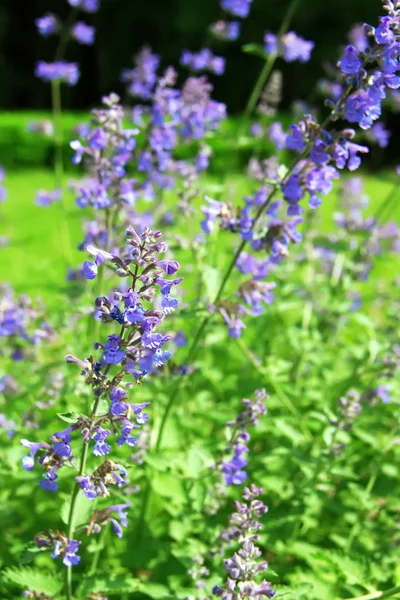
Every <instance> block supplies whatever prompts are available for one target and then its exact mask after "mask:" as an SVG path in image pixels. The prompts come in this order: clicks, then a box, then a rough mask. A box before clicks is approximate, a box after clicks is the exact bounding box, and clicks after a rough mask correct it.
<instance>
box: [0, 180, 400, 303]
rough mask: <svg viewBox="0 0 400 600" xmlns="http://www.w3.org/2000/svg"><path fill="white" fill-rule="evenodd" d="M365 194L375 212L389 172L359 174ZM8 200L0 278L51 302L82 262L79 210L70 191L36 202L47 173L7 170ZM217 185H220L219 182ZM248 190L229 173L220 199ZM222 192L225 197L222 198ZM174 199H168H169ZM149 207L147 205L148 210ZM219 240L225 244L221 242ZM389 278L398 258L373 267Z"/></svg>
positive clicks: (327, 218) (327, 211)
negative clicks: (56, 200)
mask: <svg viewBox="0 0 400 600" xmlns="http://www.w3.org/2000/svg"><path fill="white" fill-rule="evenodd" d="M363 178H364V182H365V193H366V194H367V195H368V196H369V197H370V209H369V210H370V213H371V214H374V213H375V212H376V211H377V210H378V209H379V206H380V205H381V203H382V201H383V199H384V198H386V197H387V195H388V194H389V193H390V192H391V190H393V185H394V181H395V180H394V178H393V177H392V176H391V175H388V174H382V175H380V176H373V177H371V176H368V175H364V176H363ZM5 183H6V187H7V191H8V198H7V201H6V202H5V203H4V204H2V205H1V207H0V215H1V220H0V231H1V235H4V236H7V237H8V239H9V244H8V245H7V246H6V247H4V248H1V249H0V252H1V259H0V281H2V282H5V281H9V282H11V283H12V285H13V286H14V288H15V289H16V291H17V292H19V293H28V294H30V295H33V296H36V295H38V296H41V297H42V298H43V299H47V301H50V302H52V298H53V297H54V296H58V294H59V293H60V292H62V291H63V289H64V288H65V285H66V283H65V275H66V272H67V269H68V267H71V268H76V267H77V266H78V265H79V264H80V263H82V260H83V254H82V253H81V252H79V251H78V250H76V248H77V245H78V244H79V243H80V241H81V240H82V237H83V236H82V231H81V223H80V222H81V219H82V215H83V213H82V211H81V210H79V209H78V208H76V207H75V205H74V197H73V194H72V192H70V191H68V192H66V194H65V200H64V202H65V207H64V210H63V209H62V207H61V205H60V204H54V205H52V206H50V207H47V208H43V207H39V206H36V205H35V203H34V201H35V195H36V191H37V190H38V189H53V187H54V178H53V175H52V173H51V171H45V170H42V171H36V170H35V171H22V172H13V171H11V172H8V173H7V179H6V182H5ZM207 183H208V184H210V186H211V190H212V191H217V190H218V189H219V186H218V185H215V184H216V182H215V181H214V180H211V181H210V180H208V181H207V182H206V184H207ZM219 183H221V182H220V181H219ZM246 193H249V188H248V180H247V179H245V178H244V177H242V176H234V177H230V178H229V180H228V183H227V186H226V191H225V192H224V193H223V195H222V196H221V199H227V200H228V199H230V200H231V201H232V199H234V200H235V201H236V202H237V201H240V198H241V197H242V196H243V195H244V194H246ZM224 195H225V197H224ZM170 201H171V203H172V202H173V201H174V199H173V197H171V199H170ZM332 201H334V202H335V203H336V199H335V195H330V196H328V197H327V198H326V199H325V201H324V204H323V206H322V208H321V212H320V219H321V223H320V226H321V229H322V230H324V231H329V230H331V229H332V212H333V206H332ZM149 208H150V207H149V205H146V209H147V210H148V209H149ZM385 215H386V218H385V220H394V221H395V222H396V223H397V224H399V225H400V188H399V190H398V192H397V193H396V195H395V196H394V197H393V199H392V201H391V203H390V205H389V206H388V209H387V211H386V213H385ZM63 219H65V221H66V223H67V225H68V232H69V237H70V247H69V248H68V251H67V252H65V251H64V249H63V244H62V237H61V232H60V228H61V224H62V221H63ZM222 243H224V242H223V241H222ZM382 268H383V269H384V270H385V271H388V275H389V276H394V275H395V274H396V269H397V261H393V264H389V263H388V262H385V264H384V265H380V266H378V271H381V270H382Z"/></svg>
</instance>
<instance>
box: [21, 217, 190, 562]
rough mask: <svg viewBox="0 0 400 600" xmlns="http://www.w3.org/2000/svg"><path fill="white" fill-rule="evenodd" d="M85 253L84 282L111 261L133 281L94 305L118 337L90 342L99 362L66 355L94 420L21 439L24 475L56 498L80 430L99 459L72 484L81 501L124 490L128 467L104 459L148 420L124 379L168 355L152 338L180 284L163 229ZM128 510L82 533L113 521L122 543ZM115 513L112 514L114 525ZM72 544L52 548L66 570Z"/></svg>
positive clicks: (103, 517) (103, 515) (131, 442)
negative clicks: (37, 438) (34, 476)
mask: <svg viewBox="0 0 400 600" xmlns="http://www.w3.org/2000/svg"><path fill="white" fill-rule="evenodd" d="M86 250H87V251H88V252H89V253H90V254H91V255H92V256H94V258H95V260H94V262H90V261H86V263H85V264H84V267H83V270H84V273H85V275H86V277H89V278H92V277H95V276H96V274H97V271H98V268H99V267H100V266H101V265H103V263H109V264H110V267H111V269H115V270H116V274H117V275H118V276H119V277H121V278H124V279H125V278H126V279H130V280H131V285H130V287H127V286H125V289H124V291H120V290H116V291H115V292H114V293H113V295H112V298H113V304H111V302H110V301H109V300H108V298H106V297H99V298H97V299H96V306H97V309H98V312H99V315H100V318H101V321H102V322H103V323H104V324H105V325H106V324H108V325H117V326H118V327H119V333H118V334H116V333H112V334H111V335H108V337H107V341H106V342H105V343H99V342H96V343H95V344H94V347H95V350H101V352H102V356H101V358H100V359H99V360H97V361H96V360H95V359H94V358H93V356H90V357H89V358H87V359H86V360H84V361H82V360H80V359H78V358H76V357H74V356H72V355H68V356H67V357H66V361H67V362H69V363H75V364H77V365H78V366H79V367H80V369H81V373H82V375H83V377H84V378H85V382H86V384H88V385H90V386H91V387H92V389H93V395H94V407H93V410H92V412H91V414H90V415H89V416H84V415H76V417H72V418H71V417H70V416H68V418H67V420H68V421H69V422H71V425H69V426H68V427H67V428H66V429H64V430H62V431H57V432H56V433H54V434H53V435H52V436H51V438H50V443H46V442H30V441H28V440H25V439H23V440H21V444H22V445H23V446H24V447H26V448H28V450H29V454H28V455H27V456H25V457H24V459H23V461H22V464H23V467H24V469H26V470H32V469H33V468H34V466H35V460H36V459H37V462H38V464H39V465H40V466H41V468H42V469H43V470H44V474H43V478H42V480H41V481H40V484H39V485H40V486H41V488H42V489H44V490H46V491H49V492H56V491H58V486H59V481H58V479H59V470H60V469H61V468H62V467H63V466H65V465H66V464H68V465H70V466H75V458H74V456H73V450H72V446H71V442H72V440H73V435H74V433H75V432H79V434H80V437H81V438H82V440H83V442H84V444H86V445H87V446H88V447H89V446H91V447H92V452H93V455H94V456H95V457H100V458H102V459H103V458H104V460H103V462H102V463H101V464H100V465H99V466H98V467H96V468H95V469H94V470H93V471H92V472H91V473H87V472H85V470H86V469H85V470H84V469H83V467H82V466H81V471H80V472H79V475H78V476H77V477H76V478H75V479H76V485H77V486H78V487H79V488H80V489H81V490H82V493H83V495H84V496H85V497H86V498H88V499H90V500H92V499H95V498H98V497H109V495H110V488H112V487H117V488H119V487H122V486H125V485H126V484H127V471H126V469H125V468H124V467H123V466H122V465H121V464H119V463H118V462H114V461H113V460H111V459H110V458H109V457H108V455H109V454H110V453H111V451H112V445H111V443H110V436H111V434H113V437H114V435H115V436H116V445H117V447H120V446H123V445H126V446H128V447H134V446H135V445H136V443H137V439H138V438H137V437H136V436H135V435H134V433H135V431H136V430H138V429H140V428H141V426H142V425H144V424H145V423H146V422H147V420H148V414H147V413H146V412H144V409H145V408H146V407H147V406H148V404H149V403H148V402H144V403H141V404H134V403H132V402H130V401H129V399H128V392H127V391H126V388H129V387H131V385H132V384H131V383H129V382H127V381H124V380H126V378H127V377H129V376H131V377H133V379H134V380H135V381H140V380H141V379H142V378H143V377H144V376H145V375H146V374H147V373H149V372H153V371H154V370H155V369H156V368H157V367H160V366H162V365H163V364H164V363H165V361H166V360H168V358H169V357H170V352H168V351H167V350H165V348H164V345H165V344H166V342H168V341H169V340H170V339H171V336H168V335H163V334H162V333H159V332H157V331H156V328H157V326H158V325H159V324H160V323H161V321H162V320H163V319H164V317H165V316H166V315H168V314H170V313H171V312H172V311H174V310H175V309H176V308H177V306H178V301H177V299H176V298H174V297H172V296H171V289H172V287H173V286H176V285H178V284H179V283H180V282H181V280H182V278H176V279H165V278H164V275H174V274H175V273H176V272H177V270H178V269H179V263H178V262H177V261H175V260H169V259H167V258H164V259H163V258H162V257H160V256H159V255H160V254H163V253H165V252H166V251H167V246H166V244H165V243H164V242H163V241H162V234H161V232H160V231H154V232H153V231H152V230H150V229H148V228H147V229H145V230H144V231H143V232H142V233H141V234H140V235H139V234H137V233H136V232H135V231H134V229H133V228H129V229H128V231H127V243H126V248H125V249H124V251H123V252H122V253H120V255H117V254H112V253H109V252H106V251H104V250H100V249H98V248H96V247H94V246H88V247H87V248H86ZM102 268H104V266H103V267H102ZM157 291H159V292H160V298H159V301H160V302H159V303H160V306H159V308H152V307H151V305H152V304H153V303H154V301H155V297H156V292H157ZM113 367H114V368H115V369H116V373H115V374H114V375H113V376H112V377H111V376H109V372H110V370H111V368H113ZM104 397H107V398H108V399H109V401H108V402H107V405H108V408H107V409H104V410H103V411H102V412H101V413H99V411H98V406H99V402H100V399H102V398H104ZM128 506H129V505H128V504H122V505H113V506H110V507H108V508H107V509H98V510H97V511H96V512H95V513H94V514H93V516H92V519H91V520H90V522H89V523H88V525H87V531H88V532H89V531H90V532H91V531H94V532H97V531H99V528H101V526H102V525H104V524H105V523H108V522H111V524H112V526H113V528H114V531H115V532H116V534H117V535H118V537H121V536H122V527H124V526H126V513H125V512H124V510H125V509H126V508H128ZM113 513H116V515H117V516H118V518H119V521H118V520H117V519H116V518H115V516H113ZM73 543H74V542H73V541H67V542H65V543H62V544H56V545H55V551H54V553H53V554H54V555H55V556H59V555H60V554H61V555H62V556H64V554H65V556H68V557H69V558H67V559H66V558H65V557H64V561H63V562H64V564H66V562H65V560H72V559H71V556H70V554H71V548H72V549H73V551H74V552H75V550H76V549H77V548H75V546H73ZM71 544H72V545H71ZM63 552H64V554H63ZM71 564H73V563H71Z"/></svg>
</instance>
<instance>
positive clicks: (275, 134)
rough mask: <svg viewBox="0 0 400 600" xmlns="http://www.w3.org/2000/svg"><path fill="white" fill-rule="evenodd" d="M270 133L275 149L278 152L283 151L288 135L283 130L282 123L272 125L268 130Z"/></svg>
mask: <svg viewBox="0 0 400 600" xmlns="http://www.w3.org/2000/svg"><path fill="white" fill-rule="evenodd" d="M268 133H269V137H270V140H271V141H272V142H273V143H274V144H275V148H276V149H277V150H283V149H284V148H285V146H286V138H287V134H286V133H285V131H284V130H283V127H282V123H280V122H279V121H277V122H276V123H271V125H270V126H269V128H268Z"/></svg>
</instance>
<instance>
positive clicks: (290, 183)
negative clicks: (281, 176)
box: [283, 174, 304, 203]
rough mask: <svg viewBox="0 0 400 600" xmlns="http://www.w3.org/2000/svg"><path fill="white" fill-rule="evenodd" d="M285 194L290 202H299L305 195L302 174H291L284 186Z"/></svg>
mask: <svg viewBox="0 0 400 600" xmlns="http://www.w3.org/2000/svg"><path fill="white" fill-rule="evenodd" d="M283 195H284V197H285V198H286V200H288V202H290V203H297V202H298V201H299V200H301V198H303V196H304V190H303V186H302V185H301V183H300V175H296V174H295V175H291V176H290V177H289V178H288V180H287V181H286V183H285V184H284V186H283Z"/></svg>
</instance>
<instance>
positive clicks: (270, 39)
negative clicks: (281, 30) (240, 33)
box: [264, 33, 279, 54]
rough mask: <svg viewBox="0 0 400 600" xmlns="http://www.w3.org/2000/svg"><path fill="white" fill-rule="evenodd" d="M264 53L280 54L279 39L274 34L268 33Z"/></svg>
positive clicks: (265, 38) (265, 37) (265, 36)
mask: <svg viewBox="0 0 400 600" xmlns="http://www.w3.org/2000/svg"><path fill="white" fill-rule="evenodd" d="M264 43H265V45H264V52H265V53H266V54H278V51H279V38H278V36H276V35H275V34H274V33H266V34H265V35H264Z"/></svg>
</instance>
